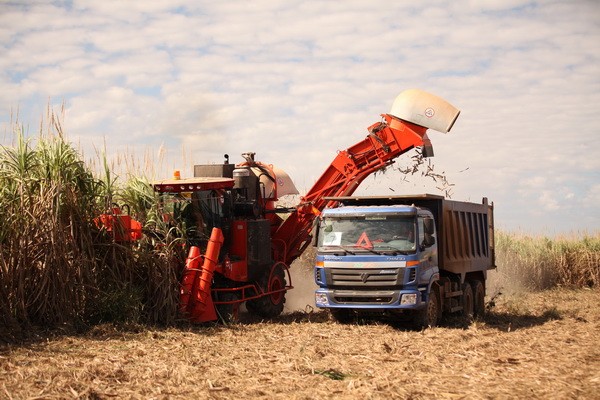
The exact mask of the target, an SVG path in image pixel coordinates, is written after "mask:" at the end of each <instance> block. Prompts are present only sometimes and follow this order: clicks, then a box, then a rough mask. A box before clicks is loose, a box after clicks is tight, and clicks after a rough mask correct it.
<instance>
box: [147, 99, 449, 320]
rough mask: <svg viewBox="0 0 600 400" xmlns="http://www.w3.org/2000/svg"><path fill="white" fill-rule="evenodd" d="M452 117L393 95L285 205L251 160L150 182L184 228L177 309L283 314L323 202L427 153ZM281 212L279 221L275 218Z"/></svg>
mask: <svg viewBox="0 0 600 400" xmlns="http://www.w3.org/2000/svg"><path fill="white" fill-rule="evenodd" d="M459 113H460V111H459V110H458V109H457V108H455V107H454V106H452V105H451V104H450V103H448V102H447V101H445V100H443V99H441V98H440V97H437V96H435V95H432V94H429V93H426V92H423V91H421V90H418V89H411V90H407V91H404V92H402V93H401V94H400V95H399V96H398V97H397V98H396V99H395V101H394V103H393V105H392V109H391V111H390V113H389V114H382V115H381V116H382V120H381V121H380V122H377V123H375V124H373V125H371V126H369V127H368V134H367V136H366V138H365V139H363V140H362V141H360V142H358V143H356V144H354V145H353V146H351V147H349V148H347V149H346V150H342V151H339V152H338V153H337V155H336V157H335V158H334V160H333V161H332V163H331V164H330V165H329V166H328V167H327V169H326V171H325V172H324V173H323V175H322V176H321V177H320V178H319V179H318V180H317V181H316V183H315V184H314V185H313V187H312V188H311V189H310V190H309V191H308V192H307V193H306V194H305V195H304V196H303V197H301V199H300V202H299V204H298V205H297V206H296V207H294V208H282V207H278V206H277V201H278V200H279V197H280V196H283V195H286V194H297V193H298V192H297V190H296V188H295V187H294V185H293V183H292V181H291V179H290V178H289V176H288V175H287V174H286V173H285V172H283V171H281V170H279V169H278V168H276V167H274V166H272V165H269V164H265V163H262V162H259V161H256V160H255V159H254V158H255V157H254V156H255V155H254V153H245V154H243V157H244V159H245V161H243V162H241V163H239V164H237V165H233V164H230V163H229V160H228V156H227V155H226V156H225V162H224V163H223V164H211V165H196V166H195V167H194V177H193V178H188V179H179V178H174V179H169V180H164V181H160V182H156V183H154V189H155V190H156V191H157V192H159V193H161V194H163V195H164V196H167V197H169V196H170V197H172V198H174V199H178V200H181V201H182V202H181V203H182V204H184V206H183V207H181V208H179V209H178V210H175V211H177V212H176V214H178V216H176V217H178V218H181V219H183V220H184V221H185V222H186V230H187V233H188V235H187V237H188V243H189V244H190V249H189V254H188V258H187V261H186V267H185V271H184V275H183V279H182V284H181V292H180V308H179V311H180V313H181V314H182V316H184V317H185V318H188V319H189V320H191V321H193V322H205V321H214V320H217V319H219V317H221V318H223V319H225V320H227V319H231V318H235V317H236V315H237V310H238V307H239V306H240V304H242V303H245V304H246V308H247V310H248V311H249V312H250V313H252V314H255V315H258V316H260V317H263V318H271V317H275V316H277V315H279V314H280V313H281V312H282V311H283V307H284V302H285V294H286V291H287V290H289V289H292V288H293V286H292V281H291V275H290V273H289V267H290V265H291V264H292V262H293V261H294V260H295V259H296V258H298V257H299V256H300V255H301V254H302V252H303V251H304V250H305V249H306V247H307V246H308V245H309V244H310V242H311V231H312V228H313V222H314V220H315V218H316V217H318V215H319V214H320V212H321V211H322V210H323V209H324V208H325V207H332V206H334V205H335V201H332V200H326V198H330V197H343V196H349V195H351V194H352V193H354V191H355V190H356V189H357V188H358V186H359V185H360V183H361V182H362V181H363V180H364V179H365V178H367V177H368V176H369V175H371V174H372V173H374V172H376V171H379V170H382V169H384V168H386V167H388V166H389V165H391V164H392V163H393V162H394V159H395V158H397V157H398V156H400V155H402V154H404V153H406V152H407V151H409V150H411V149H413V148H415V147H422V149H423V150H422V154H423V156H425V157H430V156H433V148H432V146H431V142H430V141H429V138H428V137H427V134H426V132H427V130H428V129H433V130H436V131H439V132H443V133H446V132H449V131H450V129H451V128H452V126H453V124H454V122H455V121H456V118H457V117H458V115H459ZM286 213H287V214H289V215H288V216H287V218H285V219H284V218H282V217H281V215H283V214H286Z"/></svg>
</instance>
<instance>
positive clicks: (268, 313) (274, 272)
mask: <svg viewBox="0 0 600 400" xmlns="http://www.w3.org/2000/svg"><path fill="white" fill-rule="evenodd" d="M258 283H259V285H260V286H261V287H262V288H263V290H265V292H272V291H277V290H281V289H284V288H285V287H286V285H287V282H286V280H285V271H284V267H283V264H281V263H278V264H275V265H274V266H273V268H272V269H271V271H267V272H266V273H265V274H264V275H263V276H262V277H261V278H260V279H259V281H258ZM285 294H286V292H285V291H280V292H276V293H271V294H268V295H265V296H262V297H259V298H258V299H254V300H248V301H247V302H246V308H247V309H248V312H250V313H251V314H254V315H258V316H259V317H262V318H274V317H276V316H278V315H279V314H281V312H282V311H283V306H284V304H285Z"/></svg>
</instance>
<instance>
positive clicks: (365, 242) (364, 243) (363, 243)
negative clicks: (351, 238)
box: [356, 232, 373, 249]
mask: <svg viewBox="0 0 600 400" xmlns="http://www.w3.org/2000/svg"><path fill="white" fill-rule="evenodd" d="M356 246H360V247H364V248H366V249H372V248H373V243H371V241H370V240H369V237H368V236H367V232H363V233H362V235H360V237H359V238H358V240H357V241H356Z"/></svg>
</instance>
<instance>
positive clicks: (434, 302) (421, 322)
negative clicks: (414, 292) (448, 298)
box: [415, 286, 441, 328]
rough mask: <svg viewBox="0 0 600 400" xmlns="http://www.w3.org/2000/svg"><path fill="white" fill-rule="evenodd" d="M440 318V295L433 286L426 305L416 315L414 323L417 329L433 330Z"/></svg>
mask: <svg viewBox="0 0 600 400" xmlns="http://www.w3.org/2000/svg"><path fill="white" fill-rule="evenodd" d="M440 317H441V310H440V295H439V293H438V290H437V288H436V287H435V286H434V287H432V288H431V292H430V294H429V300H428V301H427V305H426V306H425V308H424V309H422V310H420V311H419V312H418V313H417V316H416V320H415V322H416V323H417V326H418V327H419V328H427V327H432V328H433V327H434V326H437V324H438V321H439V320H440Z"/></svg>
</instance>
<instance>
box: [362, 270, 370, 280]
mask: <svg viewBox="0 0 600 400" xmlns="http://www.w3.org/2000/svg"><path fill="white" fill-rule="evenodd" d="M369 276H370V275H369V274H368V273H366V272H363V273H362V274H360V280H362V281H363V283H367V281H368V280H369Z"/></svg>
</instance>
